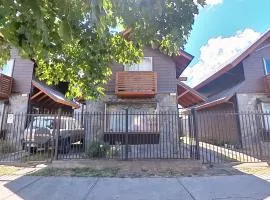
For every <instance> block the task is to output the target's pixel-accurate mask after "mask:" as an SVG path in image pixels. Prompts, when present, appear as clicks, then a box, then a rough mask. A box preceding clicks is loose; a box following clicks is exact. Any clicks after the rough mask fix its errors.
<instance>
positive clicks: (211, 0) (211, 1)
mask: <svg viewBox="0 0 270 200" xmlns="http://www.w3.org/2000/svg"><path fill="white" fill-rule="evenodd" d="M205 3H206V4H207V5H210V6H214V5H218V4H222V3H223V0H206V1H205Z"/></svg>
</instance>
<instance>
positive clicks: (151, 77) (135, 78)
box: [115, 71, 157, 98]
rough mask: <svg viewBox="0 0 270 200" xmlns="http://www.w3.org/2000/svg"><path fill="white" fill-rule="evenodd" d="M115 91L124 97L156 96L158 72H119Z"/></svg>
mask: <svg viewBox="0 0 270 200" xmlns="http://www.w3.org/2000/svg"><path fill="white" fill-rule="evenodd" d="M115 93H116V95H117V96H119V97H123V98H134V97H135V98H136V97H139V98H144V97H154V96H155V95H156V93H157V73H155V72H149V71H130V72H117V73H116V83H115Z"/></svg>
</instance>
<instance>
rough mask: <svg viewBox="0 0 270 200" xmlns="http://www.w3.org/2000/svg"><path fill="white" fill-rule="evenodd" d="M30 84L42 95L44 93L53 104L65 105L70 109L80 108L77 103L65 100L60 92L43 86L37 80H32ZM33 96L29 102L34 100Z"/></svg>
mask: <svg viewBox="0 0 270 200" xmlns="http://www.w3.org/2000/svg"><path fill="white" fill-rule="evenodd" d="M32 84H33V86H34V87H36V88H38V89H39V90H40V91H41V92H42V93H44V94H45V95H46V96H48V97H49V98H50V99H52V100H53V101H54V102H56V103H58V104H61V105H66V106H69V107H72V108H79V107H80V105H79V104H78V103H77V102H75V101H73V100H69V99H67V98H66V97H65V95H64V94H62V93H61V92H58V91H56V90H54V89H53V88H51V87H49V86H47V85H45V84H44V83H42V82H40V81H38V80H35V79H33V80H32ZM34 96H35V95H34ZM34 96H32V97H31V100H33V99H34ZM36 96H37V95H36Z"/></svg>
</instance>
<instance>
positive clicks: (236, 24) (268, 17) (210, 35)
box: [185, 0, 270, 86]
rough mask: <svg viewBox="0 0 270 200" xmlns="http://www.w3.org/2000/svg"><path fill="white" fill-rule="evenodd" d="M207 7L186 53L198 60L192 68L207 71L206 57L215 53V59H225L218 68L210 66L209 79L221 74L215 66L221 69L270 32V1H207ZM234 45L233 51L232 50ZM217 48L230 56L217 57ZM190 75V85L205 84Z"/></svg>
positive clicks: (186, 46)
mask: <svg viewBox="0 0 270 200" xmlns="http://www.w3.org/2000/svg"><path fill="white" fill-rule="evenodd" d="M207 3H208V5H207V6H206V7H205V8H202V9H200V13H199V15H198V16H196V18H195V23H194V25H193V30H192V32H191V35H190V37H189V39H188V43H187V44H186V45H185V50H186V51H187V52H189V53H190V54H192V55H194V56H195V58H194V60H193V62H192V63H191V65H190V68H192V67H194V66H195V67H196V68H199V66H198V65H202V68H204V67H206V64H207V63H206V62H208V61H205V60H206V58H204V57H205V56H204V57H202V56H203V54H206V55H208V54H211V52H212V54H213V56H217V55H218V57H221V58H222V59H221V61H220V62H218V64H217V63H211V62H210V63H208V64H209V65H211V66H210V68H211V67H212V68H213V69H212V70H209V74H205V75H207V76H209V75H211V74H213V73H214V72H215V71H217V70H218V66H215V67H214V66H212V65H219V66H220V63H222V61H224V60H226V59H228V58H229V57H231V56H233V55H234V54H236V53H237V52H239V51H241V50H242V49H244V48H245V47H246V46H248V45H249V44H250V43H252V42H254V40H255V39H257V38H258V36H259V34H261V33H263V32H265V31H266V30H267V29H269V28H270V9H269V8H270V0H207ZM224 42H225V44H224ZM230 42H231V43H232V45H231V46H233V47H230V45H229V44H230ZM238 43H239V46H237V44H238ZM227 44H228V45H227ZM221 45H223V47H222V46H221ZM201 48H202V49H201ZM215 48H216V51H219V52H226V51H227V53H226V55H222V53H219V54H217V52H215ZM223 48H224V49H223ZM226 48H227V49H228V48H229V50H226ZM206 51H208V53H207V52H206ZM223 57H225V58H223ZM203 65H204V66H203ZM186 71H187V72H186V74H187V75H189V76H190V77H189V82H188V83H189V84H190V85H191V86H194V85H196V84H198V83H199V82H200V81H202V78H200V79H201V80H196V77H194V76H195V75H193V76H192V75H191V74H190V71H191V70H190V69H188V70H186ZM197 71H198V70H197ZM199 71H201V70H199ZM210 71H211V72H210ZM193 73H194V70H193Z"/></svg>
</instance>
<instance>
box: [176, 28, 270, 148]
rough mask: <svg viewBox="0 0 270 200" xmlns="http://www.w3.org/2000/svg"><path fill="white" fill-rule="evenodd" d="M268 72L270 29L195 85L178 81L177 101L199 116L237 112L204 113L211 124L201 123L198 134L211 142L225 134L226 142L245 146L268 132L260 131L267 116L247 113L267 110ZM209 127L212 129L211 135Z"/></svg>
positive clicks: (266, 125) (269, 94)
mask: <svg viewBox="0 0 270 200" xmlns="http://www.w3.org/2000/svg"><path fill="white" fill-rule="evenodd" d="M269 74H270V30H269V31H267V32H266V33H265V34H263V35H262V36H261V37H260V38H259V39H258V40H257V41H255V42H254V43H253V44H252V45H250V46H249V47H248V48H247V49H245V50H244V51H242V52H240V53H239V54H238V55H236V56H235V57H234V58H232V59H231V60H229V61H228V62H227V63H226V64H225V65H224V66H222V67H221V69H220V70H219V71H217V72H216V73H214V74H213V75H212V76H210V77H208V78H207V79H206V80H205V81H203V82H201V83H200V84H198V85H197V86H196V87H194V88H189V87H187V86H186V85H185V84H184V83H180V84H179V85H178V92H179V94H178V103H179V104H180V105H182V107H183V108H188V109H190V108H195V109H196V110H197V111H198V113H201V116H203V113H207V112H219V113H225V112H226V113H237V114H234V115H230V114H227V115H225V114H223V115H222V117H223V118H218V117H216V116H215V117H209V115H208V116H207V115H206V116H204V117H205V119H206V118H207V117H208V120H210V121H211V123H210V122H209V123H208V124H207V123H205V124H204V126H202V128H201V135H203V136H204V137H206V138H208V139H211V140H215V141H218V140H223V141H224V140H225V139H224V137H225V135H227V136H226V137H227V141H226V142H228V141H229V142H231V143H233V144H237V145H240V146H244V147H245V146H246V147H247V146H248V143H252V142H254V141H260V140H264V139H263V138H265V134H269V131H263V130H269V123H265V122H266V121H268V117H266V118H264V119H262V118H261V117H258V116H257V115H256V116H255V114H253V115H252V114H250V113H248V112H252V111H253V112H258V111H263V112H268V111H270V90H269V88H270V87H269V86H270V81H269V80H270V79H269ZM241 113H243V114H241ZM226 116H227V117H226ZM206 120H207V119H206ZM269 122H270V121H269ZM209 126H211V127H209ZM209 130H215V134H211V133H209V132H210V131H209ZM262 132H263V133H262ZM210 134H211V136H210ZM219 134H220V135H223V138H222V137H219ZM268 139H269V136H268ZM219 142H220V141H219Z"/></svg>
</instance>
